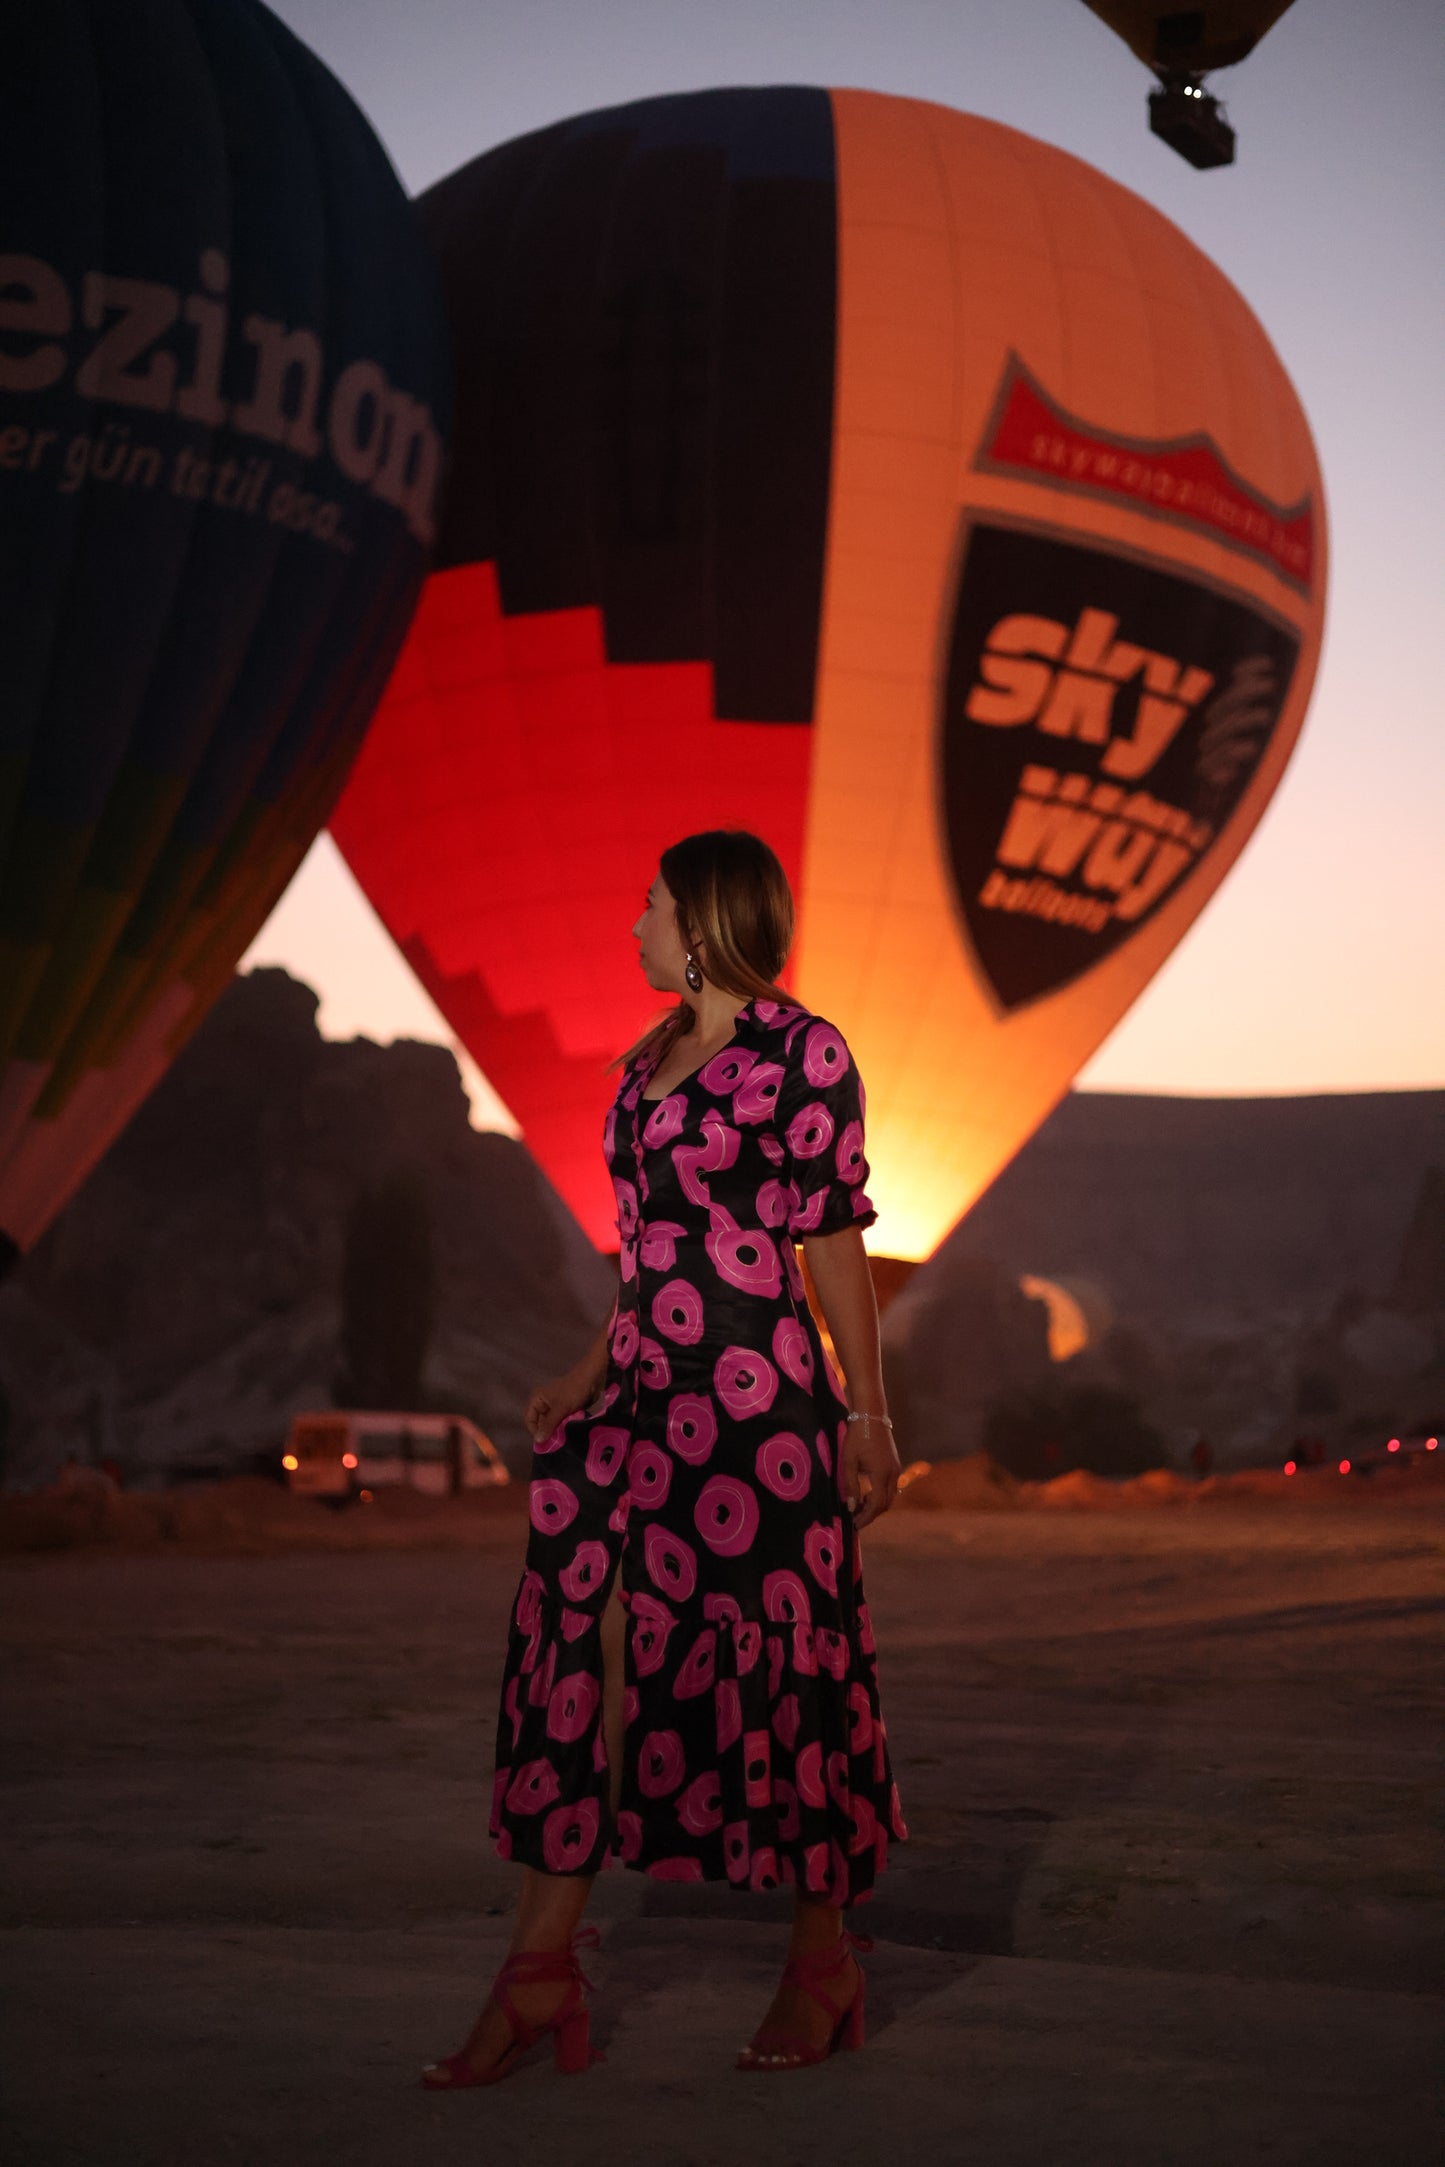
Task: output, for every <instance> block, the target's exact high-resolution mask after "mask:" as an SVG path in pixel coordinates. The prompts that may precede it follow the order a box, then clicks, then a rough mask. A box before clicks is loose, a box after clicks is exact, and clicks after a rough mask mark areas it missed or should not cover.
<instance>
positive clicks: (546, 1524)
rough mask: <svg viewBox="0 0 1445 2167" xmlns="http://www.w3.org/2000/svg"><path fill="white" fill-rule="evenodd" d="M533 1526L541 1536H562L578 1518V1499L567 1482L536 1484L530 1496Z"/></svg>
mask: <svg viewBox="0 0 1445 2167" xmlns="http://www.w3.org/2000/svg"><path fill="white" fill-rule="evenodd" d="M528 1504H529V1509H530V1511H531V1516H532V1525H533V1527H534V1528H535V1529H536V1530H537V1533H538V1534H539V1535H560V1534H561V1532H562V1530H563V1528H564V1527H568V1526H570V1525H571V1523H572V1521H573V1520H575V1519H576V1517H577V1499H576V1496H575V1494H574V1493H573V1492H572V1491H571V1490H569V1489H568V1487H567V1485H566V1483H565V1482H558V1481H556V1480H555V1479H552V1478H550V1477H549V1478H548V1479H547V1480H546V1481H543V1482H534V1483H533V1484H532V1486H531V1490H530V1492H529V1496H528Z"/></svg>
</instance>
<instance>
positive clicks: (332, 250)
mask: <svg viewBox="0 0 1445 2167" xmlns="http://www.w3.org/2000/svg"><path fill="white" fill-rule="evenodd" d="M0 20H3V34H4V35H3V42H4V49H5V56H6V62H5V72H4V77H3V80H0V203H3V206H4V213H3V227H0V608H3V610H4V612H5V616H6V640H5V683H4V690H3V698H0V1268H3V1266H4V1265H8V1264H13V1263H14V1261H15V1259H16V1257H17V1256H18V1255H19V1254H21V1253H22V1252H23V1251H24V1250H25V1249H27V1248H28V1247H29V1246H30V1245H31V1244H32V1243H33V1242H34V1241H35V1239H36V1238H37V1237H38V1236H39V1234H40V1233H41V1232H42V1231H43V1230H44V1228H45V1227H46V1225H47V1224H48V1223H49V1222H50V1220H51V1219H52V1218H53V1217H54V1215H55V1214H56V1212H57V1211H58V1210H59V1209H60V1207H61V1205H62V1204H64V1202H65V1201H66V1199H67V1198H68V1197H69V1196H70V1195H71V1193H72V1192H73V1191H74V1189H75V1188H76V1187H77V1185H78V1184H79V1182H80V1181H81V1180H82V1179H83V1177H84V1175H85V1174H86V1172H87V1171H88V1170H89V1168H90V1167H91V1166H92V1165H93V1164H94V1163H95V1161H96V1160H97V1158H98V1157H99V1156H100V1154H101V1153H102V1152H103V1151H104V1149H105V1147H106V1145H107V1144H108V1142H109V1141H110V1140H111V1138H112V1137H113V1136H114V1135H115V1134H116V1132H117V1131H118V1130H119V1128H120V1127H121V1126H122V1125H123V1124H124V1122H125V1121H126V1119H127V1118H128V1116H129V1115H130V1114H131V1113H132V1112H133V1110H134V1109H135V1107H136V1106H137V1105H138V1104H139V1103H140V1101H141V1099H142V1098H143V1097H144V1096H145V1094H146V1092H147V1091H148V1090H149V1089H150V1088H151V1086H152V1085H153V1084H154V1082H155V1081H156V1079H157V1078H158V1077H159V1075H160V1074H161V1073H162V1071H163V1070H164V1068H165V1067H166V1065H167V1063H168V1062H169V1061H170V1059H171V1058H172V1056H173V1055H174V1054H175V1052H176V1051H177V1049H178V1047H179V1046H180V1044H181V1043H182V1042H183V1040H184V1039H185V1038H186V1037H187V1036H188V1034H189V1033H190V1032H191V1031H192V1030H193V1029H194V1028H195V1026H196V1025H197V1024H198V1023H199V1022H200V1020H201V1018H202V1016H203V1015H204V1014H205V1012H206V1009H207V1008H208V1007H209V1005H210V1003H211V1001H212V1000H213V999H214V998H215V996H216V995H217V994H218V993H219V992H220V991H221V989H222V987H223V986H224V985H225V983H226V982H227V980H228V979H229V978H230V976H231V973H232V970H233V967H234V964H235V962H236V959H237V957H238V956H239V955H240V953H241V951H242V950H243V949H244V948H245V947H246V945H247V943H248V941H249V940H250V939H251V937H252V935H253V934H254V932H255V930H256V928H257V927H258V926H259V925H260V924H261V923H262V921H263V920H264V919H265V917H266V916H267V913H268V912H269V910H270V908H271V906H272V905H273V903H274V902H275V900H276V899H277V897H278V896H279V895H280V893H281V892H282V890H283V889H284V888H285V886H286V884H287V882H288V881H289V880H290V878H291V875H292V873H293V872H294V870H295V868H296V866H297V864H298V863H299V862H300V860H301V858H302V857H303V856H304V855H305V853H306V850H307V849H308V847H309V845H310V843H311V841H312V840H313V838H314V836H315V834H316V832H317V830H318V829H319V828H320V827H321V825H322V824H323V823H324V821H325V819H326V816H327V813H328V812H329V810H330V808H331V805H332V803H333V802H334V800H335V797H336V794H337V792H338V790H339V789H340V787H341V784H342V782H343V780H344V778H345V773H346V769H347V767H348V765H349V764H350V761H351V758H352V756H353V754H354V752H355V748H356V745H357V743H358V741H359V739H360V736H361V732H362V730H363V727H364V725H365V722H366V720H367V718H368V716H369V714H370V712H371V709H372V707H373V705H374V704H375V700H376V697H377V694H378V693H379V692H380V690H381V688H382V686H383V685H384V683H385V681H386V678H387V676H388V674H389V672H390V668H391V664H392V662H393V660H394V659H395V654H396V650H397V647H398V645H399V643H400V640H401V638H402V636H403V634H404V632H405V630H406V626H407V624H408V622H409V620H410V616H411V612H412V610H413V608H414V606H415V600H416V596H417V594H418V592H419V589H420V584H421V580H422V577H423V575H424V572H425V566H426V559H427V553H428V550H429V547H430V544H431V541H432V539H433V528H434V498H435V493H436V488H437V481H438V468H439V463H440V453H441V441H440V435H439V420H438V417H439V415H440V413H441V406H440V400H441V397H442V395H443V394H444V392H445V389H446V379H445V358H444V357H445V329H444V323H443V319H442V315H441V305H440V296H439V293H438V291H437V288H436V280H435V273H434V271H433V269H432V268H431V265H430V262H429V259H428V257H427V252H426V246H425V242H424V239H423V237H422V236H421V234H420V232H419V230H418V229H417V226H416V222H415V215H414V213H413V212H412V209H411V206H410V205H409V204H408V202H407V200H406V198H405V195H404V194H403V192H402V189H401V187H400V184H399V183H398V181H397V179H396V176H395V174H394V173H393V172H392V169H391V167H390V165H389V163H388V162H387V159H386V155H385V153H384V152H383V150H382V148H381V146H380V144H379V143H378V142H377V140H376V138H375V136H374V135H373V134H372V132H371V130H370V128H369V127H368V126H367V124H366V122H365V121H364V119H363V118H362V116H361V114H360V112H359V111H358V110H357V108H356V106H355V105H354V104H353V103H352V102H351V100H350V98H349V97H348V96H347V95H346V93H345V92H344V91H343V90H342V88H341V86H340V85H339V84H338V83H337V82H336V81H335V80H334V79H333V78H332V77H331V76H330V75H329V74H328V73H327V72H326V70H325V69H324V68H323V67H322V66H321V65H320V63H319V62H318V61H317V60H316V59H315V58H314V56H313V55H312V54H311V53H309V52H308V51H307V50H306V48H305V47H304V46H302V45H301V44H299V43H298V42H297V40H296V39H295V38H294V37H293V36H292V35H291V34H290V32H289V31H287V30H286V29H285V28H284V27H283V26H282V25H281V24H280V23H279V22H278V21H277V20H276V18H275V17H274V16H273V15H271V14H270V13H268V11H267V10H266V9H265V8H264V7H261V6H259V5H257V4H256V0H137V4H134V5H129V6H127V7H125V8H117V7H113V6H110V5H107V4H105V0H53V4H50V5H47V6H46V7H44V8H32V7H28V6H26V5H23V4H22V0H8V4H6V5H5V6H4V7H3V9H0Z"/></svg>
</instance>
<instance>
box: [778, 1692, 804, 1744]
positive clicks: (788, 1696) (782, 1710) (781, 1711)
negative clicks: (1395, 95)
mask: <svg viewBox="0 0 1445 2167" xmlns="http://www.w3.org/2000/svg"><path fill="white" fill-rule="evenodd" d="M802 1720H803V1719H802V1716H801V1715H800V1714H799V1712H798V1696H797V1694H796V1693H785V1694H784V1695H783V1696H782V1699H781V1700H779V1701H778V1702H777V1703H776V1704H775V1705H774V1708H773V1732H774V1735H775V1736H776V1738H777V1741H778V1743H779V1745H780V1746H785V1747H786V1748H787V1750H788V1752H789V1753H791V1752H792V1750H793V1748H794V1746H795V1745H796V1744H797V1743H798V1725H799V1724H800V1723H801V1722H802Z"/></svg>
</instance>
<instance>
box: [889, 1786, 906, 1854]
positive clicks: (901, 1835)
mask: <svg viewBox="0 0 1445 2167" xmlns="http://www.w3.org/2000/svg"><path fill="white" fill-rule="evenodd" d="M888 1825H889V1827H890V1828H891V1829H892V1831H893V1833H894V1835H895V1836H896V1837H897V1838H898V1841H899V1842H900V1843H907V1841H908V1829H907V1827H906V1825H905V1823H904V1819H903V1801H902V1799H901V1798H900V1797H899V1796H898V1786H897V1784H896V1783H895V1784H894V1785H893V1787H892V1789H891V1790H890V1791H889V1793H888Z"/></svg>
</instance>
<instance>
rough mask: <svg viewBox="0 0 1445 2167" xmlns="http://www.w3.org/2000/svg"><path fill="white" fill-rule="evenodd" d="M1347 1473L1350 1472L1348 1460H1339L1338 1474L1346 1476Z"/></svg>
mask: <svg viewBox="0 0 1445 2167" xmlns="http://www.w3.org/2000/svg"><path fill="white" fill-rule="evenodd" d="M1349 1471H1350V1463H1349V1461H1348V1460H1341V1462H1340V1473H1341V1474H1342V1475H1347V1474H1348V1473H1349Z"/></svg>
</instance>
